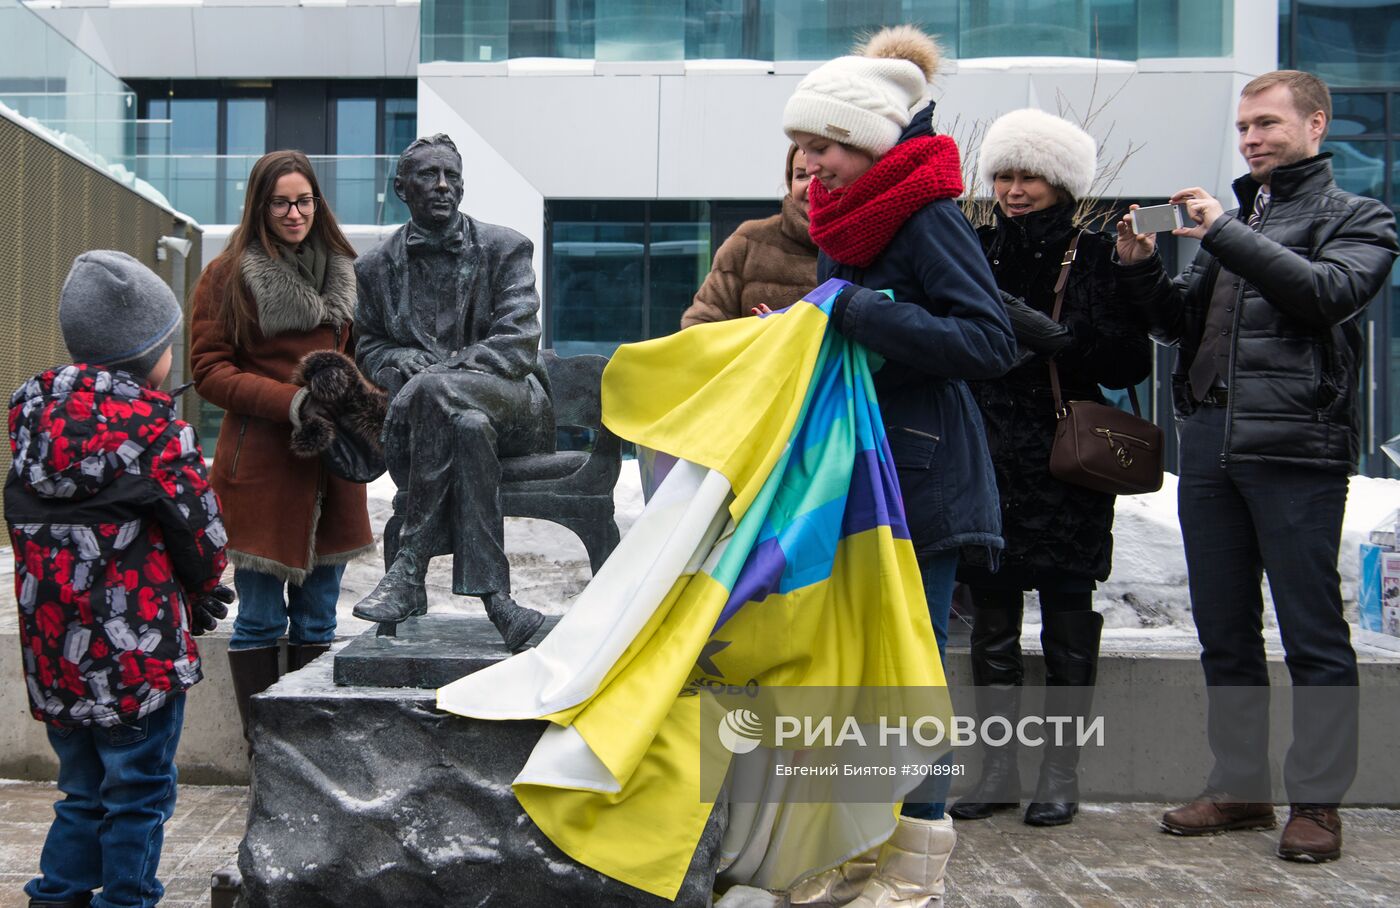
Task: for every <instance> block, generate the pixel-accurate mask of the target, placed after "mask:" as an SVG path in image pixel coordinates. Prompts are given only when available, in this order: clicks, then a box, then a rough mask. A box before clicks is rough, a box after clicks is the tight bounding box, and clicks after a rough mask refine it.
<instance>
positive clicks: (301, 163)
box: [208, 151, 355, 347]
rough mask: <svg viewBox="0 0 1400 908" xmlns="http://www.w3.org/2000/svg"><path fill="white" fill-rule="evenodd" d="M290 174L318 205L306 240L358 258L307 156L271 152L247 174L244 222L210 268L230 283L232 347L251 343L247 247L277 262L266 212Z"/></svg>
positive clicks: (226, 314)
mask: <svg viewBox="0 0 1400 908" xmlns="http://www.w3.org/2000/svg"><path fill="white" fill-rule="evenodd" d="M289 173H299V174H301V175H302V176H304V177H306V181H307V182H308V183H310V184H311V194H312V195H314V196H315V197H316V199H317V204H316V214H315V216H314V217H313V218H312V219H311V230H310V231H309V232H308V233H307V235H306V238H307V240H313V239H314V240H318V241H319V242H320V243H321V244H322V245H323V246H324V247H325V249H326V251H327V252H328V253H336V254H339V255H343V256H346V257H347V258H352V259H353V258H354V257H355V249H354V247H353V246H351V245H350V241H349V240H347V239H346V238H345V234H344V233H342V232H341V230H340V224H339V223H337V222H336V219H335V215H334V214H333V213H331V208H330V206H329V205H327V204H326V200H325V198H324V197H323V196H322V195H321V185H320V183H318V182H317V181H316V171H315V170H313V169H312V167H311V162H310V161H309V160H307V157H306V155H304V154H302V153H301V152H299V151H270V152H268V153H267V154H265V155H263V156H262V157H261V158H258V160H257V163H255V164H254V165H253V170H252V172H251V173H249V174H248V192H247V195H245V196H244V199H243V217H242V219H241V220H240V221H239V222H238V226H237V227H236V228H234V231H233V233H231V234H229V238H228V245H226V246H224V251H223V252H221V253H219V255H218V256H217V257H216V258H215V259H214V261H212V262H210V263H209V269H208V270H209V271H213V270H214V268H215V266H219V267H221V268H224V269H226V271H227V274H228V279H227V280H226V281H225V282H224V300H223V303H224V307H223V312H222V313H221V315H222V320H223V325H224V332H225V333H226V334H227V335H228V337H229V338H230V339H232V341H233V343H234V346H236V347H246V346H247V345H248V344H250V343H251V342H252V338H251V335H250V331H249V328H250V327H251V325H252V323H253V313H254V311H255V307H254V301H253V298H252V297H253V294H252V292H251V291H250V290H249V289H248V287H247V285H246V284H244V282H243V276H242V274H241V272H240V269H239V263H240V262H242V261H243V253H244V252H246V251H247V250H248V247H249V246H251V245H253V244H254V243H257V244H258V246H259V247H260V248H261V249H262V251H263V252H265V253H266V254H267V255H268V256H270V257H272V258H276V257H277V250H276V249H275V248H274V247H273V243H274V242H275V240H274V236H273V234H272V231H271V230H269V229H268V226H267V208H268V205H269V204H270V203H271V202H272V193H273V190H274V189H276V188H277V181H278V180H280V179H281V178H282V177H284V176H286V175H287V174H289Z"/></svg>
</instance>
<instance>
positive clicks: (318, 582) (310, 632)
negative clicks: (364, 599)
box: [228, 564, 345, 649]
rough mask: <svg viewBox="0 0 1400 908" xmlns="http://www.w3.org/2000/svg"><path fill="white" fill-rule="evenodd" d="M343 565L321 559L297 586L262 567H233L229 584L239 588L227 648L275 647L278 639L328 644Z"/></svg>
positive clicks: (300, 642) (332, 628)
mask: <svg viewBox="0 0 1400 908" xmlns="http://www.w3.org/2000/svg"><path fill="white" fill-rule="evenodd" d="M344 573H345V565H343V564H323V565H321V566H320V567H318V568H314V569H313V570H312V571H311V573H310V574H308V575H307V577H306V580H305V582H303V583H302V585H301V586H297V585H296V584H294V583H287V582H286V581H285V580H282V579H280V578H278V577H274V576H273V575H271V574H264V573H263V572H262V571H254V570H249V569H248V568H238V569H237V570H235V571H234V572H233V585H234V587H235V588H236V589H237V590H238V614H237V615H235V616H234V619H233V636H232V637H230V638H229V641H228V648H229V649H257V648H258V647H263V646H276V645H277V638H279V637H281V636H282V635H283V634H287V633H288V630H287V626H288V624H290V625H291V632H290V633H289V634H288V637H287V639H288V640H289V641H290V642H291V643H294V644H296V645H297V646H300V645H302V644H303V643H330V642H331V641H332V640H334V639H335V604H336V602H337V601H338V600H339V599H340V578H341V575H343V574H344Z"/></svg>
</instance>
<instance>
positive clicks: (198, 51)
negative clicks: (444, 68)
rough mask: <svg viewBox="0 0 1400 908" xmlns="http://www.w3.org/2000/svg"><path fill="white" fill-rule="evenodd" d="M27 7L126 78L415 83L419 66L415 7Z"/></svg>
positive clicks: (70, 3)
mask: <svg viewBox="0 0 1400 908" xmlns="http://www.w3.org/2000/svg"><path fill="white" fill-rule="evenodd" d="M30 7H31V8H32V9H34V11H35V12H37V13H39V14H40V15H41V16H43V17H44V18H45V19H46V20H47V21H48V22H49V23H50V24H51V25H53V26H54V27H55V28H56V29H58V30H59V31H60V32H62V33H63V35H64V36H65V37H67V38H68V40H70V41H72V42H73V43H74V44H76V45H78V47H80V48H82V50H83V51H84V52H85V53H87V54H88V56H90V57H92V58H93V59H94V60H96V61H97V62H98V63H101V64H102V65H103V66H105V67H106V68H107V69H109V70H111V71H112V72H114V73H116V74H117V75H118V76H120V77H121V78H123V79H238V78H245V79H246V78H255V79H287V78H301V79H326V78H332V79H333V78H362V79H369V78H383V77H386V76H387V77H396V78H405V77H407V78H412V76H413V75H414V71H415V69H416V68H417V66H418V20H419V16H418V3H417V0H413V2H403V3H400V2H396V0H349V2H348V3H347V0H339V2H338V3H337V2H335V0H330V2H320V3H317V2H314V0H313V2H307V3H306V4H305V5H303V4H302V3H301V2H299V0H203V2H202V3H200V2H181V0H174V2H170V0H135V2H131V0H111V2H110V3H109V2H108V0H65V2H63V3H62V5H61V6H53V5H52V4H50V3H45V2H42V0H41V2H35V3H31V4H30ZM293 45H296V46H297V47H298V48H299V49H297V50H293Z"/></svg>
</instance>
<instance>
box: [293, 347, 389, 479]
mask: <svg viewBox="0 0 1400 908" xmlns="http://www.w3.org/2000/svg"><path fill="white" fill-rule="evenodd" d="M292 382H293V384H297V385H300V386H302V387H303V388H305V389H306V399H305V401H304V402H303V403H302V404H301V405H300V406H301V414H300V415H301V425H300V426H298V427H296V428H295V429H293V431H292V452H293V453H294V454H297V455H298V456H301V457H316V456H317V455H319V454H320V453H321V452H322V451H325V450H326V449H327V448H329V447H330V445H331V442H332V441H334V440H335V436H336V433H337V432H349V433H352V434H353V435H354V436H355V437H356V438H357V439H358V440H360V441H361V442H363V443H364V444H365V445H366V446H368V447H370V448H372V449H375V450H378V448H379V433H380V430H381V429H382V428H383V426H384V414H385V412H386V410H387V409H388V396H387V395H385V393H384V392H383V391H381V390H380V389H379V388H376V387H375V386H374V385H372V384H370V383H369V382H368V381H366V380H365V378H364V376H363V375H361V374H360V370H359V369H357V368H356V367H355V361H354V360H352V359H351V358H350V357H348V356H346V355H344V354H343V353H337V352H336V351H334V350H317V351H316V352H314V353H308V354H307V355H306V356H304V357H302V360H301V363H300V364H299V365H298V366H297V369H296V372H295V373H293V375H292Z"/></svg>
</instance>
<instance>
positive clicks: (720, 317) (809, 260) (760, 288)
mask: <svg viewBox="0 0 1400 908" xmlns="http://www.w3.org/2000/svg"><path fill="white" fill-rule="evenodd" d="M816 286H817V246H816V244H815V243H813V242H812V240H811V237H809V236H808V235H807V215H806V214H805V213H803V211H802V209H801V207H800V206H799V205H798V204H797V203H796V202H794V201H793V199H792V197H791V196H786V197H784V198H783V210H782V213H781V214H775V215H773V216H772V217H770V218H764V219H763V220H761V221H745V222H744V223H743V224H740V225H739V229H738V230H736V231H734V234H733V235H732V236H731V237H730V238H729V239H727V240H725V241H724V243H723V244H722V245H721V246H720V247H719V251H718V252H716V253H715V262H714V265H713V267H711V269H710V273H709V275H708V276H707V277H706V278H705V282H704V283H703V284H701V285H700V290H699V292H697V293H696V294H695V301H694V302H692V303H691V304H690V308H689V309H687V310H685V314H684V315H682V316H681V327H682V328H689V327H690V326H691V325H698V324H700V323H701V322H718V321H724V320H725V319H730V318H739V317H741V316H745V315H750V314H752V310H753V309H754V308H755V307H756V306H759V305H761V304H766V305H767V306H768V307H769V308H770V309H782V308H784V307H786V306H790V305H792V304H793V303H795V302H797V301H798V300H800V299H802V297H803V296H805V295H806V294H807V293H808V292H809V291H810V290H812V288H814V287H816Z"/></svg>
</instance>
